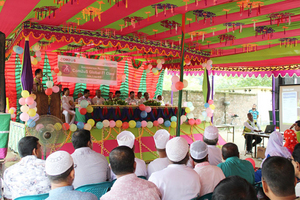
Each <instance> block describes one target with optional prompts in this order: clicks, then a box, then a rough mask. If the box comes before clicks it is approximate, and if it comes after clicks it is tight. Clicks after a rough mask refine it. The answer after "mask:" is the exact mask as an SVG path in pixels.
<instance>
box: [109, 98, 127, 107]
mask: <svg viewBox="0 0 300 200" xmlns="http://www.w3.org/2000/svg"><path fill="white" fill-rule="evenodd" d="M104 105H111V106H112V105H127V103H126V102H125V101H123V100H122V99H113V100H108V101H105V102H104Z"/></svg>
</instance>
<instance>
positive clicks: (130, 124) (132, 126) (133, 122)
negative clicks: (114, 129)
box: [129, 120, 136, 128]
mask: <svg viewBox="0 0 300 200" xmlns="http://www.w3.org/2000/svg"><path fill="white" fill-rule="evenodd" d="M135 126H136V122H135V121H134V120H130V121H129V127H130V128H134V127H135Z"/></svg>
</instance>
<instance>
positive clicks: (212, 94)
mask: <svg viewBox="0 0 300 200" xmlns="http://www.w3.org/2000/svg"><path fill="white" fill-rule="evenodd" d="M214 89H215V78H214V74H213V73H211V99H212V100H214ZM211 123H214V114H213V115H212V116H211Z"/></svg>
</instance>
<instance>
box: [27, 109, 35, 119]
mask: <svg viewBox="0 0 300 200" xmlns="http://www.w3.org/2000/svg"><path fill="white" fill-rule="evenodd" d="M28 115H29V116H30V117H34V116H35V115H36V111H35V110H34V109H29V111H28Z"/></svg>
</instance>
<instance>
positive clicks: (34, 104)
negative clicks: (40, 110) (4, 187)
mask: <svg viewBox="0 0 300 200" xmlns="http://www.w3.org/2000/svg"><path fill="white" fill-rule="evenodd" d="M27 98H28V97H27ZM28 107H29V108H35V107H36V102H35V101H33V103H32V104H31V105H29V106H28Z"/></svg>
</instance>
